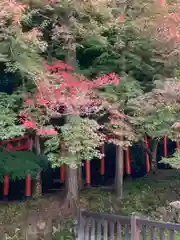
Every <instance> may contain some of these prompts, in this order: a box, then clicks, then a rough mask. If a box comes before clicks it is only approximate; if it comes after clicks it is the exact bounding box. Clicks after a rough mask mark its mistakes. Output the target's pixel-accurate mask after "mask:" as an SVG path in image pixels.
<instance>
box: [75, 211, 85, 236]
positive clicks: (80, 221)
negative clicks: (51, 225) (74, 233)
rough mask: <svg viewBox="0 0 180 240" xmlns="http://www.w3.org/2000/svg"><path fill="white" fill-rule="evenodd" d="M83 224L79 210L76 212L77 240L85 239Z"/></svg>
mask: <svg viewBox="0 0 180 240" xmlns="http://www.w3.org/2000/svg"><path fill="white" fill-rule="evenodd" d="M84 230H85V224H84V219H83V217H82V212H81V209H79V211H78V238H77V239H78V240H84V239H85V231H84Z"/></svg>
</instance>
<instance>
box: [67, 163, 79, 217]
mask: <svg viewBox="0 0 180 240" xmlns="http://www.w3.org/2000/svg"><path fill="white" fill-rule="evenodd" d="M65 189H66V197H65V206H66V207H67V208H68V209H70V210H71V211H72V212H73V213H76V212H77V208H78V206H79V188H78V168H76V169H72V168H70V167H69V166H67V165H66V182H65Z"/></svg>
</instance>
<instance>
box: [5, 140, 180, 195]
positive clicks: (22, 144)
mask: <svg viewBox="0 0 180 240" xmlns="http://www.w3.org/2000/svg"><path fill="white" fill-rule="evenodd" d="M144 142H145V145H146V147H147V148H149V141H148V139H147V137H146V136H145V137H144ZM1 146H2V148H3V149H4V150H6V151H12V152H14V151H31V150H32V146H33V140H32V139H30V138H29V137H28V136H23V137H16V138H14V139H9V140H3V141H1ZM176 148H177V149H180V144H179V142H176ZM124 151H125V170H126V174H127V175H131V161H130V151H129V148H126V149H125V150H124ZM163 152H164V154H163V156H164V157H167V155H168V153H167V137H164V149H163ZM101 154H102V158H101V159H100V175H101V176H104V174H105V159H104V156H105V151H104V145H103V146H101ZM145 164H146V172H147V173H148V172H149V171H150V169H151V166H150V159H149V155H148V154H147V152H146V151H145ZM123 171H124V170H123ZM85 172H86V184H87V186H90V185H91V164H90V160H86V162H85ZM59 177H60V182H61V183H64V181H65V166H64V164H63V165H61V166H60V175H59ZM25 181H26V184H25V186H26V187H25V197H27V198H28V197H31V192H32V190H31V188H32V179H31V175H27V176H26V179H25ZM8 194H9V177H8V174H5V176H4V189H3V195H4V197H5V198H7V197H8Z"/></svg>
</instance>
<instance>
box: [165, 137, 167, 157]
mask: <svg viewBox="0 0 180 240" xmlns="http://www.w3.org/2000/svg"><path fill="white" fill-rule="evenodd" d="M164 157H167V137H166V136H165V137H164Z"/></svg>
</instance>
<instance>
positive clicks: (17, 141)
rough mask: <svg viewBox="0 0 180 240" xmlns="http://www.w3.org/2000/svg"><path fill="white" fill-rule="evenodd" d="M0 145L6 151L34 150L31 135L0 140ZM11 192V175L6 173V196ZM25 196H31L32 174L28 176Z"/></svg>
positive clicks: (4, 191) (4, 192)
mask: <svg viewBox="0 0 180 240" xmlns="http://www.w3.org/2000/svg"><path fill="white" fill-rule="evenodd" d="M0 145H1V147H2V149H3V150H4V151H8V152H16V151H30V150H32V145H33V140H32V139H31V138H29V136H23V137H15V138H12V139H8V140H2V141H0ZM8 194H9V177H8V174H5V175H4V189H3V195H4V198H7V197H8ZM25 196H26V197H27V198H28V197H30V196H31V176H30V175H27V176H26V189H25Z"/></svg>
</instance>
